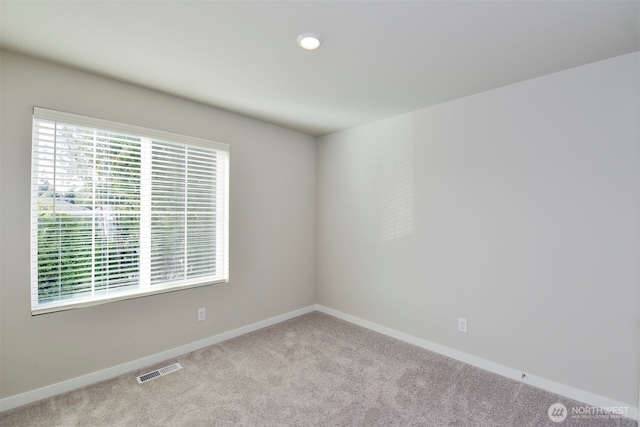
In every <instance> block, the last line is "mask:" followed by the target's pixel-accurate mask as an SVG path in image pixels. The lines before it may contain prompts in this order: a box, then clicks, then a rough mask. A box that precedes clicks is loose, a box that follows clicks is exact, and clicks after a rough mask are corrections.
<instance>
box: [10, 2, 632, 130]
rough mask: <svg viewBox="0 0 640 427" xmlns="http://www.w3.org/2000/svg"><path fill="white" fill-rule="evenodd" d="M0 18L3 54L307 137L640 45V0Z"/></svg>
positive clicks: (190, 9)
mask: <svg viewBox="0 0 640 427" xmlns="http://www.w3.org/2000/svg"><path fill="white" fill-rule="evenodd" d="M0 19H1V21H0V25H1V27H0V47H2V48H4V49H8V50H12V51H16V52H21V53H26V54H29V55H33V56H36V57H40V58H44V59H48V60H52V61H55V62H58V63H61V64H65V65H68V66H71V67H75V68H79V69H82V70H87V71H91V72H94V73H98V74H101V75H104V76H108V77H111V78H115V79H118V80H122V81H126V82H130V83H133V84H136V85H140V86H143V87H147V88H151V89H154V90H158V91H162V92H165V93H168V94H172V95H176V96H179V97H183V98H186V99H190V100H193V101H196V102H200V103H202V104H206V105H211V106H214V107H218V108H221V109H224V110H228V111H232V112H235V113H239V114H243V115H245V116H249V117H253V118H257V119H260V120H264V121H267V122H271V123H275V124H278V125H281V126H285V127H288V128H291V129H295V130H299V131H302V132H305V133H308V134H311V135H324V134H328V133H332V132H335V131H338V130H342V129H346V128H350V127H354V126H357V125H360V124H364V123H368V122H372V121H375V120H379V119H382V118H386V117H391V116H394V115H398V114H402V113H405V112H408V111H413V110H417V109H420V108H423V107H427V106H430V105H434V104H438V103H442V102H445V101H448V100H452V99H456V98H460V97H463V96H467V95H471V94H474V93H478V92H481V91H485V90H488V89H492V88H496V87H499V86H504V85H508V84H511V83H515V82H518V81H522V80H526V79H530V78H534V77H538V76H542V75H545V74H549V73H553V72H556V71H560V70H563V69H567V68H571V67H574V66H578V65H582V64H586V63H590V62H593V61H598V60H602V59H606V58H610V57H613V56H617V55H622V54H625V53H629V52H634V51H638V50H640V31H639V28H640V25H639V21H640V0H636V1H616V0H606V1H597V0H569V1H560V0H557V1H556V0H539V1H525V0H501V1H492V0H484V1H478V0H474V1H459V0H424V1H419V0H414V1H398V0H387V1H366V0H360V1H326V0H325V1H306V0H297V1H296V0H289V1H269V0H261V1H187V0H175V1H148V0H146V1H145V0H137V1H56V0H49V1H25V0H21V1H7V0H2V1H0ZM309 31H312V32H317V33H320V34H322V35H323V37H324V44H323V45H322V46H321V47H320V48H319V49H318V50H316V51H312V52H310V51H304V50H302V49H301V48H300V47H298V46H297V45H296V37H297V36H298V35H299V34H301V33H304V32H309Z"/></svg>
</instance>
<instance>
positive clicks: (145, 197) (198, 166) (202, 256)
mask: <svg viewBox="0 0 640 427" xmlns="http://www.w3.org/2000/svg"><path fill="white" fill-rule="evenodd" d="M228 190H229V149H228V145H227V144H222V143H218V142H213V141H208V140H203V139H199V138H193V137H187V136H183V135H176V134H171V133H167V132H161V131H156V130H152V129H147V128H141V127H137V126H132V125H126V124H121V123H115V122H110V121H105V120H99V119H93V118H89V117H83V116H78V115H74V114H68V113H62V112H58V111H53V110H46V109H43V108H37V107H36V108H34V115H33V153H32V198H31V199H32V213H31V223H32V227H31V247H32V249H31V251H32V256H31V259H32V261H31V268H32V271H31V277H32V279H31V311H32V314H41V313H46V312H50V311H57V310H62V309H68V308H72V307H78V306H86V305H93V304H98V303H103V302H107V301H112V300H119V299H126V298H134V297H139V296H143V295H148V294H153V293H159V292H168V291H173V290H177V289H182V288H185V287H193V286H201V285H205V284H211V283H220V282H225V281H227V280H228Z"/></svg>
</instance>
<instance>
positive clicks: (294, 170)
mask: <svg viewBox="0 0 640 427" xmlns="http://www.w3.org/2000/svg"><path fill="white" fill-rule="evenodd" d="M0 65H1V69H0V71H1V73H0V74H1V77H0V78H1V80H0V89H1V121H0V125H1V131H0V132H1V133H0V152H1V153H2V156H1V158H0V184H1V187H0V190H1V191H0V206H1V207H2V210H1V212H0V235H1V236H2V240H1V242H0V260H1V262H0V323H1V326H0V328H1V329H0V383H1V384H2V387H1V388H0V398H5V397H9V396H14V395H16V394H19V393H23V392H27V391H30V390H34V389H36V388H39V387H44V386H47V385H51V384H54V383H57V382H60V381H63V380H67V379H71V378H75V377H78V376H80V375H84V374H87V373H91V372H95V371H98V370H101V369H105V368H109V367H112V366H115V365H118V364H122V363H125V362H129V361H132V360H135V359H139V358H142V357H145V356H148V355H153V354H156V353H160V352H163V351H166V350H168V349H172V348H175V347H178V346H181V345H184V344H188V343H192V342H194V341H197V340H200V339H203V338H207V337H211V336H213V335H216V334H219V333H221V332H226V331H229V330H232V329H235V328H238V327H241V326H244V325H247V324H251V323H254V322H257V321H261V320H263V319H267V318H270V317H273V316H277V315H280V314H283V313H287V312H290V311H292V310H295V309H299V308H301V307H306V306H309V305H310V304H313V303H314V302H315V277H316V271H315V246H316V242H315V222H316V221H315V203H316V200H315V181H316V171H315V156H316V152H315V140H314V138H312V137H310V136H307V135H303V134H301V133H297V132H293V131H290V130H286V129H283V128H279V127H277V126H273V125H269V124H265V123H262V122H258V121H255V120H251V119H247V118H243V117H240V116H237V115H234V114H230V113H226V112H223V111H220V110H216V109H213V108H209V107H205V106H203V105H200V104H195V103H192V102H188V101H185V100H181V99H178V98H174V97H171V96H168V95H164V94H160V93H157V92H153V91H149V90H145V89H142V88H139V87H135V86H131V85H128V84H124V83H121V82H116V81H113V80H110V79H107V78H104V77H99V76H96V75H92V74H87V73H84V72H81V71H76V70H72V69H69V68H65V67H61V66H57V65H53V64H50V63H47V62H41V61H38V60H35V59H30V58H27V57H24V56H20V55H15V54H12V53H7V52H2V54H1V64H0ZM212 78H213V77H212ZM34 106H40V107H46V108H51V109H56V110H61V111H66V112H71V113H76V114H82V115H87V116H93V117H98V118H103V119H107V120H113V121H120V122H124V123H130V124H135V125H139V126H146V127H151V128H156V129H160V130H165V131H169V132H175V133H181V134H185V135H192V136H196V137H201V138H207V139H212V140H216V141H221V142H226V143H229V144H230V145H231V196H230V214H231V226H230V239H231V243H230V275H231V279H230V283H228V284H224V285H218V286H208V287H202V288H197V289H191V290H183V291H178V292H173V293H169V294H163V295H157V296H151V297H145V298H139V299H135V300H128V301H123V302H117V303H111V304H106V305H101V306H97V307H90V308H84V309H77V310H71V311H66V312H60V313H55V314H47V315H42V316H37V317H31V315H30V299H29V295H30V293H29V292H30V291H29V286H30V279H29V269H30V266H29V209H30V206H29V203H30V202H29V196H30V190H29V184H30V155H31V152H30V150H31V117H32V109H33V107H34ZM199 307H206V308H207V320H206V321H204V322H196V310H197V308H199Z"/></svg>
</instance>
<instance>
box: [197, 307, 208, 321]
mask: <svg viewBox="0 0 640 427" xmlns="http://www.w3.org/2000/svg"><path fill="white" fill-rule="evenodd" d="M206 318H207V309H206V308H199V309H198V322H202V321H203V320H205V319H206Z"/></svg>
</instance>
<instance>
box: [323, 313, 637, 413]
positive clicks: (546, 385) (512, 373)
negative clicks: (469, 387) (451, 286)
mask: <svg viewBox="0 0 640 427" xmlns="http://www.w3.org/2000/svg"><path fill="white" fill-rule="evenodd" d="M316 309H317V310H318V311H320V312H322V313H326V314H329V315H331V316H334V317H337V318H339V319H342V320H345V321H347V322H349V323H353V324H355V325H358V326H362V327H364V328H367V329H371V330H372V331H376V332H379V333H381V334H384V335H387V336H390V337H393V338H396V339H399V340H400V341H404V342H407V343H409V344H413V345H416V346H418V347H422V348H424V349H427V350H431V351H433V352H435V353H439V354H442V355H444V356H447V357H451V358H452V359H456V360H459V361H461V362H464V363H467V364H469V365H472V366H475V367H478V368H480V369H484V370H485V371H489V372H493V373H495V374H498V375H502V376H503V377H507V378H510V379H512V380H516V381H520V382H523V383H526V384H529V385H532V386H534V387H537V388H540V389H542V390H546V391H550V392H551V393H556V394H559V395H561V396H565V397H568V398H570V399H574V400H577V401H579V402H583V403H586V404H587V405H589V406H596V407H599V408H613V407H615V408H620V407H622V408H627V413H626V414H625V415H626V417H628V418H631V419H634V420H638V416H639V412H638V408H637V407H634V406H629V405H628V404H624V403H622V402H618V401H616V400H613V399H609V398H607V397H603V396H599V395H597V394H593V393H590V392H588V391H584V390H580V389H577V388H575V387H571V386H568V385H565V384H560V383H557V382H555V381H551V380H548V379H545V378H541V377H537V376H535V375H531V374H529V373H526V372H524V374H525V377H524V378H522V374H523V371H519V370H516V369H513V368H509V367H507V366H503V365H500V364H498V363H494V362H491V361H488V360H486V359H482V358H480V357H476V356H473V355H471V354H468V353H464V352H461V351H458V350H454V349H452V348H450V347H446V346H443V345H440V344H436V343H433V342H431V341H427V340H425V339H422V338H417V337H414V336H413V335H409V334H405V333H404V332H399V331H396V330H394V329H391V328H387V327H386V326H382V325H379V324H377V323H373V322H370V321H368V320H364V319H361V318H359V317H355V316H352V315H350V314H346V313H343V312H341V311H338V310H334V309H332V308H329V307H325V306H323V305H320V304H316Z"/></svg>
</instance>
